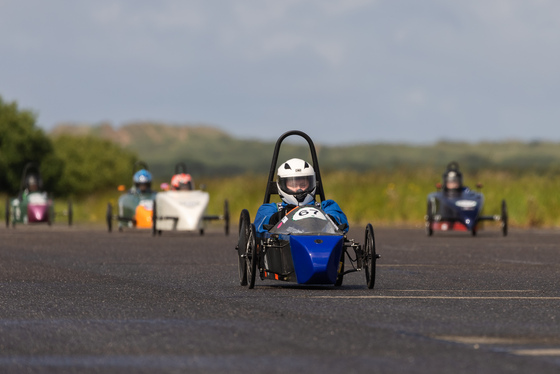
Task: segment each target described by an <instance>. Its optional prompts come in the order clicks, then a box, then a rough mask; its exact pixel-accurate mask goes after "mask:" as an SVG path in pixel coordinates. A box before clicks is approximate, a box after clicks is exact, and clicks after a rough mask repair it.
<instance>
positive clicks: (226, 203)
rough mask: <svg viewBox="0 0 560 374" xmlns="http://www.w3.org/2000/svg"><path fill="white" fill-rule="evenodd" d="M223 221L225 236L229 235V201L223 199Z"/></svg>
mask: <svg viewBox="0 0 560 374" xmlns="http://www.w3.org/2000/svg"><path fill="white" fill-rule="evenodd" d="M224 221H226V222H225V231H226V236H227V235H229V202H228V201H227V199H226V200H224Z"/></svg>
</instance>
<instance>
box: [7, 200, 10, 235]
mask: <svg viewBox="0 0 560 374" xmlns="http://www.w3.org/2000/svg"><path fill="white" fill-rule="evenodd" d="M6 228H7V229H9V228H10V198H7V199H6Z"/></svg>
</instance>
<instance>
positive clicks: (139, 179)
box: [132, 169, 152, 193]
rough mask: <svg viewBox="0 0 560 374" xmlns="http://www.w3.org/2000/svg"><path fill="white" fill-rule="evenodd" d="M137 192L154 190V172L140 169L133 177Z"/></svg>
mask: <svg viewBox="0 0 560 374" xmlns="http://www.w3.org/2000/svg"><path fill="white" fill-rule="evenodd" d="M132 181H133V182H134V187H135V188H136V192H139V193H150V192H152V174H151V173H150V172H149V171H148V170H146V169H142V170H138V171H137V172H136V173H135V174H134V176H133V177H132Z"/></svg>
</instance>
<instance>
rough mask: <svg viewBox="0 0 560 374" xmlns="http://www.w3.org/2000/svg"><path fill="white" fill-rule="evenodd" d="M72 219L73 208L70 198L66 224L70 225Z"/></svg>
mask: <svg viewBox="0 0 560 374" xmlns="http://www.w3.org/2000/svg"><path fill="white" fill-rule="evenodd" d="M73 219H74V210H73V209H72V200H68V226H72V220H73Z"/></svg>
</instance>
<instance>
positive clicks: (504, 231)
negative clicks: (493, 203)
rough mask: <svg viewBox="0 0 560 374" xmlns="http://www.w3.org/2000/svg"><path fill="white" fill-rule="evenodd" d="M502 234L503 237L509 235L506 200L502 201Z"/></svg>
mask: <svg viewBox="0 0 560 374" xmlns="http://www.w3.org/2000/svg"><path fill="white" fill-rule="evenodd" d="M502 234H503V236H507V234H508V211H507V205H506V201H505V200H502Z"/></svg>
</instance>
